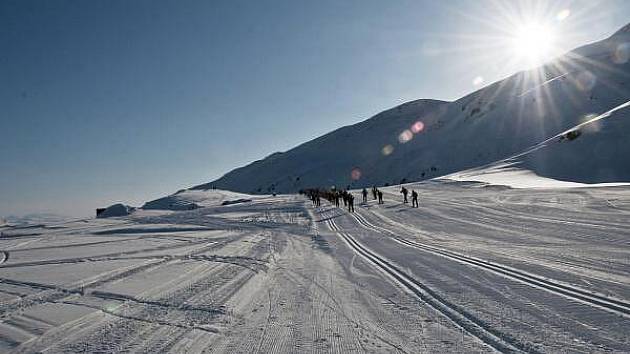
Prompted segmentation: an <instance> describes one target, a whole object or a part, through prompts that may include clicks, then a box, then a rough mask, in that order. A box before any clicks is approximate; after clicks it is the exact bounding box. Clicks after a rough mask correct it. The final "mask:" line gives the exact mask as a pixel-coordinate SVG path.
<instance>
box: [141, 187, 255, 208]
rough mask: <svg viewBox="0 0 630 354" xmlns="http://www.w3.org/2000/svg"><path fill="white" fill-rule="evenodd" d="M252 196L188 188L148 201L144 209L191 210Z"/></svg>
mask: <svg viewBox="0 0 630 354" xmlns="http://www.w3.org/2000/svg"><path fill="white" fill-rule="evenodd" d="M252 198H253V197H252V196H250V195H248V194H243V193H237V192H231V191H225V190H219V189H187V190H181V191H178V192H177V193H174V194H172V195H169V196H166V197H163V198H159V199H156V200H152V201H150V202H147V203H145V204H144V205H143V206H142V209H146V210H151V209H156V210H191V209H196V208H199V207H209V206H217V205H222V204H223V205H228V204H233V203H242V202H245V201H248V200H251V199H252Z"/></svg>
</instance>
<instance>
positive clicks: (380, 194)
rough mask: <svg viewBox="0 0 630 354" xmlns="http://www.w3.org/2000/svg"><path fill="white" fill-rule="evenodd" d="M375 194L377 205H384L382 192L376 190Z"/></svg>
mask: <svg viewBox="0 0 630 354" xmlns="http://www.w3.org/2000/svg"><path fill="white" fill-rule="evenodd" d="M376 192H377V193H378V203H379V204H384V203H383V192H381V191H378V190H377V191H376Z"/></svg>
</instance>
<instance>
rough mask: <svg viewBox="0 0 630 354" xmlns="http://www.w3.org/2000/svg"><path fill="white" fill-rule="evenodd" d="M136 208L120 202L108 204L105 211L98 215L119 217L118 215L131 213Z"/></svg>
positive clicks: (99, 216)
mask: <svg viewBox="0 0 630 354" xmlns="http://www.w3.org/2000/svg"><path fill="white" fill-rule="evenodd" d="M134 210H135V208H133V207H130V206H128V205H124V204H120V203H119V204H114V205H110V206H108V207H107V208H105V210H104V211H103V212H101V213H99V214H98V215H97V216H96V217H97V218H101V219H102V218H111V217H117V216H127V215H129V214H131V213H132V212H133V211H134Z"/></svg>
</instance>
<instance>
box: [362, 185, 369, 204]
mask: <svg viewBox="0 0 630 354" xmlns="http://www.w3.org/2000/svg"><path fill="white" fill-rule="evenodd" d="M361 193H362V194H363V203H367V195H368V192H367V189H365V188H363V192H361Z"/></svg>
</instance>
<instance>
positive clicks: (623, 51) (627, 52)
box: [612, 42, 630, 64]
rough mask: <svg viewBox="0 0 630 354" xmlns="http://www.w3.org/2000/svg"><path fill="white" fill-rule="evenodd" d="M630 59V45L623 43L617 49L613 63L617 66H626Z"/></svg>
mask: <svg viewBox="0 0 630 354" xmlns="http://www.w3.org/2000/svg"><path fill="white" fill-rule="evenodd" d="M628 59H630V43H627V42H626V43H621V44H620V45H618V46H617V48H615V52H614V53H613V56H612V61H613V63H615V64H625V63H627V62H628Z"/></svg>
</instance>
